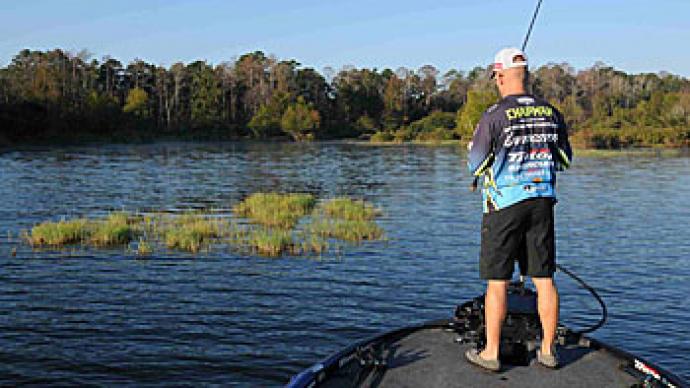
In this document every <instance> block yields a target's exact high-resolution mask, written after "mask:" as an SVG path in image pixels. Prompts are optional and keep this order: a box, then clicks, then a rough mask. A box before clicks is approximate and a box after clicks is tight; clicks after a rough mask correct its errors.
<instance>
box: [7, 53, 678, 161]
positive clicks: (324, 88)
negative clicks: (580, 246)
mask: <svg viewBox="0 0 690 388" xmlns="http://www.w3.org/2000/svg"><path fill="white" fill-rule="evenodd" d="M489 71H490V68H489V67H481V66H478V67H475V68H474V69H472V70H470V71H467V72H465V71H460V70H450V71H448V72H446V73H444V74H441V72H440V71H439V70H438V69H436V68H435V67H434V66H431V65H426V66H422V67H421V68H419V69H408V68H404V67H400V68H398V69H396V70H392V69H383V70H377V69H367V68H362V69H359V68H355V67H352V66H346V67H343V68H342V69H340V70H337V71H336V70H334V69H332V68H325V69H323V71H322V72H318V71H316V70H314V69H313V68H309V67H303V66H302V65H301V64H300V63H298V62H296V61H295V60H279V59H277V58H275V57H273V56H268V55H266V54H264V53H263V52H261V51H256V52H252V53H247V54H244V55H242V56H240V57H239V58H237V59H236V60H233V61H228V62H222V63H220V64H217V65H212V64H210V63H207V62H206V61H195V62H192V63H189V64H184V63H175V64H173V65H171V66H169V67H163V66H156V65H154V64H151V63H147V62H145V61H142V60H134V61H132V62H130V63H128V64H123V63H122V62H120V61H119V60H117V59H115V58H111V57H104V58H102V59H101V60H100V61H99V60H97V59H93V58H92V55H91V54H90V53H88V52H86V51H82V52H78V53H71V52H67V51H63V50H60V49H55V50H51V51H32V50H22V51H20V52H19V53H18V54H17V55H15V56H14V57H13V59H12V61H11V63H9V64H8V65H7V66H6V67H3V68H0V144H2V143H5V144H13V143H51V142H79V141H142V140H150V139H156V138H185V139H245V138H254V139H274V138H275V139H283V138H286V139H287V138H289V139H293V140H296V141H303V140H311V139H334V138H371V139H373V140H379V141H409V140H415V139H417V140H445V139H460V140H466V139H467V138H468V137H470V136H471V133H472V130H473V128H474V125H476V122H477V120H478V119H479V117H480V115H481V113H482V111H483V110H484V109H486V108H487V107H488V106H489V105H491V104H493V103H494V102H495V101H497V99H498V95H497V92H496V89H495V86H494V85H493V83H492V81H491V80H490V79H489V78H488V74H489ZM530 88H531V90H532V91H533V92H534V94H536V95H539V96H542V97H545V98H546V99H548V100H549V101H551V102H552V103H553V104H554V105H555V106H556V107H558V108H559V109H560V110H561V111H562V112H563V114H564V116H565V117H566V120H567V121H568V124H569V126H570V131H571V133H572V134H573V135H574V139H575V140H576V141H579V142H581V143H582V144H583V145H586V146H595V147H621V146H628V145H654V144H666V145H688V142H689V139H690V131H689V130H688V127H689V124H690V81H689V80H688V79H686V78H684V77H681V76H677V75H672V74H668V73H664V72H661V73H658V74H655V73H644V74H627V73H625V72H622V71H619V70H616V69H614V68H612V67H610V66H606V65H604V64H602V63H597V64H595V65H594V66H592V67H590V68H587V69H584V70H580V71H576V70H575V69H573V68H572V67H571V66H570V65H568V64H549V65H545V66H541V67H539V68H537V69H534V70H532V72H531V73H530Z"/></svg>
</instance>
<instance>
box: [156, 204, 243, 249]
mask: <svg viewBox="0 0 690 388" xmlns="http://www.w3.org/2000/svg"><path fill="white" fill-rule="evenodd" d="M161 227H162V231H161V234H162V236H163V240H164V241H165V245H166V246H167V247H168V248H170V249H180V250H184V251H189V252H193V253H195V252H198V251H199V250H201V249H202V248H204V247H206V246H207V245H208V244H209V243H210V242H212V240H214V239H217V238H220V237H222V236H224V235H225V233H226V231H227V230H229V229H230V225H229V223H228V222H227V221H225V220H221V219H211V218H208V217H206V216H204V215H200V214H191V213H188V214H183V215H181V216H177V217H172V219H170V220H167V222H166V223H165V224H164V225H162V226H161ZM159 228H160V227H159Z"/></svg>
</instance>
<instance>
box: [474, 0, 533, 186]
mask: <svg viewBox="0 0 690 388" xmlns="http://www.w3.org/2000/svg"><path fill="white" fill-rule="evenodd" d="M541 2H542V0H539V1H538V2H537V7H536V8H535V9H534V14H533V15H532V20H531V21H530V23H529V27H528V28H527V34H525V39H524V40H523V41H522V49H521V50H522V52H525V48H527V42H529V37H530V35H532V28H534V22H535V21H536V20H537V15H538V14H539V8H541ZM478 184H479V176H478V175H477V176H475V177H474V179H473V180H472V185H471V186H470V190H471V191H475V190H477V186H478Z"/></svg>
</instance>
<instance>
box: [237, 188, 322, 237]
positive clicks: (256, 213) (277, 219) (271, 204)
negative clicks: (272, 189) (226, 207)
mask: <svg viewBox="0 0 690 388" xmlns="http://www.w3.org/2000/svg"><path fill="white" fill-rule="evenodd" d="M315 203H316V199H315V198H314V196H313V195H311V194H279V193H255V194H252V195H250V196H249V197H247V198H246V199H245V200H244V201H242V202H240V203H239V204H237V205H236V206H235V207H234V208H233V210H234V212H235V214H236V215H238V216H240V217H245V218H248V219H249V220H250V221H252V222H254V223H257V224H260V225H263V226H266V227H274V228H281V229H292V228H293V227H294V226H295V225H297V223H298V222H299V220H300V218H302V217H303V216H304V215H306V214H308V213H309V212H310V211H311V210H312V209H313V207H314V204H315Z"/></svg>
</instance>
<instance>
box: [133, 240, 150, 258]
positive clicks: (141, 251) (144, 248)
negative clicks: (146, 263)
mask: <svg viewBox="0 0 690 388" xmlns="http://www.w3.org/2000/svg"><path fill="white" fill-rule="evenodd" d="M151 253H153V248H151V245H150V244H149V243H148V242H147V241H146V240H144V239H142V238H140V239H139V243H138V244H137V256H148V255H150V254H151Z"/></svg>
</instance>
